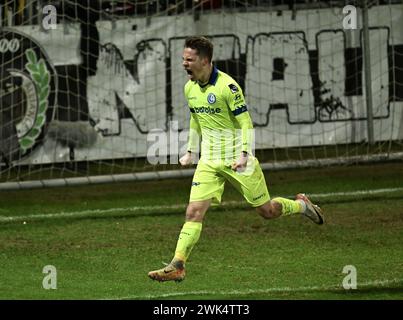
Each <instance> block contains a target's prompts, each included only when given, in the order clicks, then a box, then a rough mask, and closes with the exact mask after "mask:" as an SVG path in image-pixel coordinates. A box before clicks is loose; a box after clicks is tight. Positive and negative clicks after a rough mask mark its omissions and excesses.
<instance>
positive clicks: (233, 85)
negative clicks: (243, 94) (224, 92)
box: [228, 83, 238, 93]
mask: <svg viewBox="0 0 403 320" xmlns="http://www.w3.org/2000/svg"><path fill="white" fill-rule="evenodd" d="M228 87H229V88H230V90H231V92H232V93H235V92H238V87H237V86H236V85H235V84H233V83H231V84H229V85H228Z"/></svg>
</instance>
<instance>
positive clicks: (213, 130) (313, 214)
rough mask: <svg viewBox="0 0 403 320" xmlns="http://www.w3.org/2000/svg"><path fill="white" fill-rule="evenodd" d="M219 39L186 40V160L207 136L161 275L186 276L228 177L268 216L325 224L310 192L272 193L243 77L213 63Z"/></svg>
mask: <svg viewBox="0 0 403 320" xmlns="http://www.w3.org/2000/svg"><path fill="white" fill-rule="evenodd" d="M212 57H213V44H212V43H211V42H210V41H209V40H208V39H207V38H204V37H190V38H187V39H186V40H185V45H184V50H183V67H184V69H185V71H186V72H187V74H188V77H189V81H188V82H187V83H186V85H185V90H184V91H185V96H186V99H187V101H188V106H189V110H190V130H189V138H188V151H187V153H186V154H185V155H184V156H183V157H181V158H180V160H179V161H180V163H181V165H183V166H186V165H190V164H192V163H193V161H194V160H195V152H196V151H197V150H198V144H199V136H201V157H200V159H199V162H198V164H197V168H196V171H195V174H194V176H193V182H192V187H191V192H190V200H189V204H188V206H187V209H186V221H185V223H184V225H183V227H182V230H181V232H180V235H179V239H178V242H177V246H176V250H175V255H174V258H173V259H172V261H171V263H169V264H168V265H167V266H166V267H165V268H162V269H159V270H155V271H151V272H149V273H148V276H149V277H150V278H151V279H153V280H157V281H181V280H183V279H184V278H185V263H186V260H187V259H188V257H189V255H190V252H191V251H192V249H193V247H194V246H195V244H196V243H197V241H198V240H199V237H200V233H201V230H202V223H203V218H204V215H205V213H206V211H207V210H208V208H209V207H210V205H211V204H219V203H220V202H221V196H222V194H223V192H224V183H225V181H226V180H228V181H229V182H230V183H231V184H232V185H233V186H234V187H235V188H236V189H237V190H238V191H239V192H240V193H241V194H242V195H243V196H244V198H245V199H246V201H247V202H248V203H249V204H250V205H251V206H252V207H255V208H256V211H257V212H258V213H259V214H260V215H261V216H262V217H263V218H266V219H273V218H277V217H279V216H281V215H291V214H302V215H304V216H306V217H308V218H309V219H310V220H312V221H313V222H314V223H316V224H323V221H324V220H323V214H322V211H321V209H320V208H319V207H318V206H317V205H315V204H313V203H312V202H311V201H310V200H309V199H308V197H307V196H305V195H304V194H301V193H300V194H297V195H296V200H289V199H286V198H281V197H278V198H274V199H270V196H269V192H268V190H267V186H266V182H265V178H264V175H263V172H262V170H261V168H260V165H259V162H258V160H257V159H256V157H254V156H253V154H252V143H253V136H254V135H253V124H252V121H251V118H250V115H249V112H248V108H247V105H246V102H245V98H244V96H243V93H242V90H241V88H240V86H239V85H238V83H236V82H235V80H234V79H232V78H231V77H230V76H229V75H228V74H226V73H224V72H222V71H220V70H218V69H217V68H216V67H215V66H214V65H213V64H212Z"/></svg>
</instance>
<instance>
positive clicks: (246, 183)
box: [189, 156, 270, 207]
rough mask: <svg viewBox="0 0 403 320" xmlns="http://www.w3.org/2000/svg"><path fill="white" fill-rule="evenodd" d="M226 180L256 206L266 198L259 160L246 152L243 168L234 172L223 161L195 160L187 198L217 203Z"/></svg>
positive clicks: (265, 200)
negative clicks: (241, 170) (195, 165)
mask: <svg viewBox="0 0 403 320" xmlns="http://www.w3.org/2000/svg"><path fill="white" fill-rule="evenodd" d="M226 180H228V181H229V182H230V183H231V184H232V185H233V186H234V187H235V188H236V189H237V190H238V191H239V192H240V193H241V194H242V195H243V197H244V198H245V200H246V201H247V202H248V203H249V204H250V205H251V206H252V207H258V206H260V205H262V204H264V203H266V202H267V201H269V200H270V195H269V192H268V190H267V186H266V181H265V178H264V175H263V172H262V169H261V168H260V164H259V161H258V160H257V159H256V158H255V157H252V156H249V159H248V163H247V166H246V170H245V171H244V172H237V171H234V170H232V169H231V165H230V164H228V163H225V162H224V161H212V160H203V158H201V159H200V160H199V163H198V164H197V168H196V171H195V174H194V176H193V181H192V188H191V191H190V200H189V201H190V202H193V201H202V200H209V199H211V200H212V205H217V204H219V203H221V196H222V194H223V192H224V185H225V181H226Z"/></svg>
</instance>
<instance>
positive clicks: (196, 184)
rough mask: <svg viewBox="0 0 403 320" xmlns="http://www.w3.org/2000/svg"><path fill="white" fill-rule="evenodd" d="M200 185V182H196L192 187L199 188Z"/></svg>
mask: <svg viewBox="0 0 403 320" xmlns="http://www.w3.org/2000/svg"><path fill="white" fill-rule="evenodd" d="M199 185H200V182H196V181H193V182H192V187H197V186H199Z"/></svg>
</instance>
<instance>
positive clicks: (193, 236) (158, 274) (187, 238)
mask: <svg viewBox="0 0 403 320" xmlns="http://www.w3.org/2000/svg"><path fill="white" fill-rule="evenodd" d="M223 192H224V179H223V178H222V177H220V176H219V175H217V171H216V168H215V166H213V165H212V164H209V163H205V162H203V161H199V163H198V165H197V169H196V172H195V175H194V177H193V182H192V189H191V191H190V200H189V205H188V207H187V209H186V221H185V224H184V225H183V227H182V230H181V232H180V235H179V239H178V242H177V245H176V250H175V256H174V258H173V259H172V261H171V263H170V264H169V265H168V266H166V267H165V268H162V269H159V270H155V271H151V272H149V273H148V276H149V277H150V278H151V279H153V280H157V281H172V280H173V281H182V280H183V279H184V277H185V263H186V261H187V259H188V257H189V255H190V252H191V251H192V249H193V247H194V246H195V245H196V243H197V241H198V240H199V237H200V234H201V230H202V222H203V219H204V215H205V213H206V212H207V210H208V208H209V207H210V204H211V203H212V202H213V203H214V204H217V203H220V201H221V195H222V193H223Z"/></svg>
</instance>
